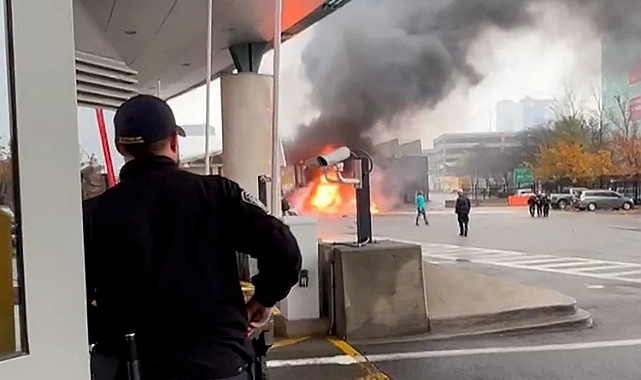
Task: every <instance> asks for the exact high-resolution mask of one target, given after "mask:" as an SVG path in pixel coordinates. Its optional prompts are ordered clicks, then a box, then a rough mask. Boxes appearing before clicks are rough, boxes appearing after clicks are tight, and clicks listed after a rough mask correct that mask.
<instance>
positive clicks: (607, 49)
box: [601, 35, 641, 120]
mask: <svg viewBox="0 0 641 380" xmlns="http://www.w3.org/2000/svg"><path fill="white" fill-rule="evenodd" d="M601 91H602V94H601V102H602V104H601V106H602V107H603V110H604V112H605V114H606V120H609V119H610V116H615V117H617V118H620V117H621V115H620V110H619V109H618V104H617V101H616V100H615V98H616V97H618V96H620V98H621V100H622V101H623V102H627V103H628V110H627V111H628V112H630V117H631V118H632V120H641V40H639V39H617V38H615V36H613V35H605V36H603V38H602V42H601Z"/></svg>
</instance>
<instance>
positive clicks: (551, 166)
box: [530, 140, 613, 184]
mask: <svg viewBox="0 0 641 380" xmlns="http://www.w3.org/2000/svg"><path fill="white" fill-rule="evenodd" d="M530 166H531V167H532V168H533V169H534V174H535V176H536V177H537V178H540V179H545V180H549V181H553V182H558V181H561V180H564V179H566V180H569V181H570V182H571V183H573V184H578V183H590V182H594V181H596V180H597V179H598V178H600V177H602V176H604V175H609V174H611V173H612V171H613V164H612V158H611V154H610V152H609V151H608V150H604V149H601V150H598V151H596V152H590V151H589V150H587V149H586V148H585V147H584V146H583V145H582V144H579V143H577V142H570V141H564V140H561V141H558V142H557V143H555V144H554V145H551V146H544V145H542V146H540V147H539V152H538V154H537V160H536V162H535V163H534V164H533V165H530Z"/></svg>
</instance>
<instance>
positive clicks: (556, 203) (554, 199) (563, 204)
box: [550, 187, 588, 210]
mask: <svg viewBox="0 0 641 380" xmlns="http://www.w3.org/2000/svg"><path fill="white" fill-rule="evenodd" d="M585 190H588V189H586V188H585V187H570V188H568V189H566V191H564V192H562V193H553V194H551V195H550V205H551V206H552V208H553V209H560V210H565V209H566V208H568V206H571V205H573V204H574V201H575V200H578V198H579V196H581V193H582V192H583V191H585Z"/></svg>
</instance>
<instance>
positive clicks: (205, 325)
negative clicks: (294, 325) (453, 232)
mask: <svg viewBox="0 0 641 380" xmlns="http://www.w3.org/2000/svg"><path fill="white" fill-rule="evenodd" d="M120 177H121V182H120V183H119V184H117V185H116V186H114V187H113V188H111V189H109V190H107V191H106V192H105V193H103V194H102V195H100V196H98V197H96V198H93V199H90V200H88V201H85V203H84V204H83V211H84V228H85V231H84V232H85V256H86V271H87V278H86V280H87V292H88V293H87V299H88V307H89V332H90V339H91V341H92V343H93V342H98V347H100V346H102V347H103V350H109V349H113V350H117V349H118V347H119V345H120V342H121V340H122V337H123V335H124V334H128V333H136V334H137V338H138V341H139V346H140V349H139V351H140V355H141V357H143V358H145V357H146V358H149V359H150V360H151V359H153V360H154V361H158V362H159V363H161V364H162V365H163V366H165V367H167V369H168V371H170V372H174V375H176V376H183V377H194V378H220V377H225V376H232V375H234V371H236V370H237V369H238V368H239V367H241V366H244V365H245V363H247V362H248V361H250V360H251V359H252V357H253V352H252V348H251V344H250V343H249V342H248V341H247V340H246V337H245V335H246V326H247V314H246V311H245V303H244V299H243V295H242V290H241V287H240V284H239V281H238V268H237V259H236V252H237V251H238V252H243V253H247V254H250V255H251V256H253V257H254V258H257V259H258V268H259V271H260V273H259V274H258V275H256V276H255V277H254V278H253V279H252V282H253V283H254V286H255V298H256V300H257V301H259V302H260V303H261V304H262V305H264V306H267V307H271V306H273V305H274V304H275V303H276V302H278V301H280V300H281V299H283V298H285V297H286V296H287V294H288V292H289V290H290V289H291V287H292V286H293V285H294V284H296V283H297V281H298V275H299V271H300V266H301V254H300V250H299V247H298V245H297V243H296V239H295V238H294V236H293V235H292V234H291V232H290V230H289V228H288V227H287V226H286V225H285V224H283V223H282V222H281V221H280V220H278V219H276V218H274V217H272V216H270V215H269V214H268V212H267V211H266V210H265V208H264V206H263V205H262V204H261V203H260V202H258V201H257V200H256V199H255V198H254V197H253V196H252V195H250V194H248V193H247V192H245V191H244V190H243V189H241V188H240V187H239V186H238V184H236V183H235V182H233V181H231V180H228V179H226V178H224V177H220V176H200V175H196V174H192V173H189V172H186V171H184V170H181V169H179V168H178V167H177V166H176V164H175V163H174V162H173V161H172V160H170V159H169V158H164V157H147V158H137V159H134V160H132V161H130V162H129V163H127V164H126V165H125V166H124V167H123V168H122V171H121V174H120Z"/></svg>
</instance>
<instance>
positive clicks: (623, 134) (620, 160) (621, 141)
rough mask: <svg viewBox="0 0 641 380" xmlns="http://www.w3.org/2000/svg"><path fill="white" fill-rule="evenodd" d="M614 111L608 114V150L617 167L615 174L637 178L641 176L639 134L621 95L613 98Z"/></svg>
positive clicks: (627, 103) (626, 103) (640, 140)
mask: <svg viewBox="0 0 641 380" xmlns="http://www.w3.org/2000/svg"><path fill="white" fill-rule="evenodd" d="M613 108H614V109H613V110H612V111H611V112H610V113H609V114H608V118H609V125H610V126H611V128H612V131H611V132H610V133H609V144H608V145H609V148H610V150H611V151H612V158H613V161H614V163H615V165H616V167H617V171H616V173H615V174H617V175H621V176H639V174H641V133H640V131H639V125H638V123H637V122H636V120H635V119H634V118H633V115H632V112H631V110H630V104H629V101H627V100H625V99H624V98H623V97H622V96H621V95H616V96H615V97H614V107H613Z"/></svg>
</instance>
